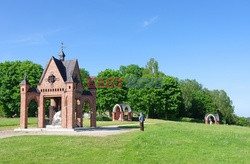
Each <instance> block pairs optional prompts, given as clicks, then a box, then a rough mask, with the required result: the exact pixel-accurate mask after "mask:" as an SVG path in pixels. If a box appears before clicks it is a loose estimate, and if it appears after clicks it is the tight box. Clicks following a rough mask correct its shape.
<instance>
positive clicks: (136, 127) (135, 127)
mask: <svg viewBox="0 0 250 164" xmlns="http://www.w3.org/2000/svg"><path fill="white" fill-rule="evenodd" d="M118 128H124V129H138V128H140V126H138V125H128V126H118Z"/></svg>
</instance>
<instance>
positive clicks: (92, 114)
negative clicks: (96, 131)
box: [90, 107, 96, 128]
mask: <svg viewBox="0 0 250 164" xmlns="http://www.w3.org/2000/svg"><path fill="white" fill-rule="evenodd" d="M90 127H91V128H95V127H96V108H95V107H94V108H91V111H90Z"/></svg>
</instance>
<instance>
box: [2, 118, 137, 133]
mask: <svg viewBox="0 0 250 164" xmlns="http://www.w3.org/2000/svg"><path fill="white" fill-rule="evenodd" d="M19 123H20V119H19V118H0V130H8V129H15V128H18V127H19ZM96 124H97V126H98V127H101V126H109V125H124V124H138V122H135V121H123V122H120V121H115V122H113V121H97V123H96ZM83 126H84V127H90V120H89V119H87V118H84V119H83ZM28 127H37V118H35V117H29V119H28Z"/></svg>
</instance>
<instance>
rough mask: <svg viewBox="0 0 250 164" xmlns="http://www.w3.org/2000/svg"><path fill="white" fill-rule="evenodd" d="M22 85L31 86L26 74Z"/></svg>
mask: <svg viewBox="0 0 250 164" xmlns="http://www.w3.org/2000/svg"><path fill="white" fill-rule="evenodd" d="M20 85H30V83H29V81H28V79H27V76H26V74H24V76H23V81H22V82H21V83H20Z"/></svg>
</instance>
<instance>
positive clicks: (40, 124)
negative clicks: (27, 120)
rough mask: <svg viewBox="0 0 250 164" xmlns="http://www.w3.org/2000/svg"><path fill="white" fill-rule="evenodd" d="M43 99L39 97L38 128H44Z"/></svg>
mask: <svg viewBox="0 0 250 164" xmlns="http://www.w3.org/2000/svg"><path fill="white" fill-rule="evenodd" d="M44 104H45V103H44V97H43V96H40V103H39V107H38V128H45V105H44Z"/></svg>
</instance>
